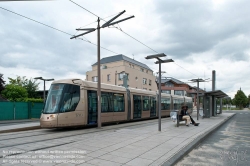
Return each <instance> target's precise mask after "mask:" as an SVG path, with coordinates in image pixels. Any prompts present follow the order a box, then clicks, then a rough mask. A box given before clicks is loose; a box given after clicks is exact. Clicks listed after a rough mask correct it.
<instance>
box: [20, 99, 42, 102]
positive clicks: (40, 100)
mask: <svg viewBox="0 0 250 166" xmlns="http://www.w3.org/2000/svg"><path fill="white" fill-rule="evenodd" d="M24 101H25V102H32V103H43V99H35V98H26V99H25V100H24Z"/></svg>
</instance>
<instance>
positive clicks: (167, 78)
mask: <svg viewBox="0 0 250 166" xmlns="http://www.w3.org/2000/svg"><path fill="white" fill-rule="evenodd" d="M156 80H157V82H158V77H157V79H156ZM168 81H172V82H174V83H176V84H186V83H185V82H182V81H180V80H177V79H175V78H173V77H164V78H161V83H166V82H168Z"/></svg>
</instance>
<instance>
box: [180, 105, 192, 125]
mask: <svg viewBox="0 0 250 166" xmlns="http://www.w3.org/2000/svg"><path fill="white" fill-rule="evenodd" d="M179 119H180V120H185V121H186V126H189V124H190V116H189V115H188V112H187V111H186V106H182V107H181V112H180V114H179Z"/></svg>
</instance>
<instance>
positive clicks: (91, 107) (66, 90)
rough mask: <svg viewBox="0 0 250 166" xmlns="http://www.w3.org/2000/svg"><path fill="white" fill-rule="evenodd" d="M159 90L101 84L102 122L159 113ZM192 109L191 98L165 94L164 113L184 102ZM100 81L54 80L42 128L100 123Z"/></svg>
mask: <svg viewBox="0 0 250 166" xmlns="http://www.w3.org/2000/svg"><path fill="white" fill-rule="evenodd" d="M157 102H158V101H157V93H156V92H153V91H147V90H141V89H134V88H127V89H126V88H125V87H121V86H115V85H108V84H101V122H102V123H112V122H121V121H132V120H138V119H149V118H156V117H157V111H156V110H157V105H158V104H157ZM184 103H185V104H186V105H188V106H189V108H190V109H192V106H193V104H192V98H190V97H183V96H175V95H169V94H163V93H162V97H161V107H162V112H161V116H162V117H166V116H169V114H170V110H178V109H180V107H181V105H182V104H184ZM97 112H98V111H97V83H96V82H90V81H83V80H80V79H65V80H58V81H54V82H53V83H52V85H51V87H50V90H49V93H48V96H47V100H46V103H45V106H44V109H43V111H42V114H41V118H40V125H41V127H42V128H56V127H60V128H61V127H71V126H84V125H95V124H97Z"/></svg>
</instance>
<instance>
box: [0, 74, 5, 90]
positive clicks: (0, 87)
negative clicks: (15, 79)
mask: <svg viewBox="0 0 250 166" xmlns="http://www.w3.org/2000/svg"><path fill="white" fill-rule="evenodd" d="M4 84H5V81H4V80H3V74H1V73H0V93H1V91H2V90H4Z"/></svg>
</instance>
